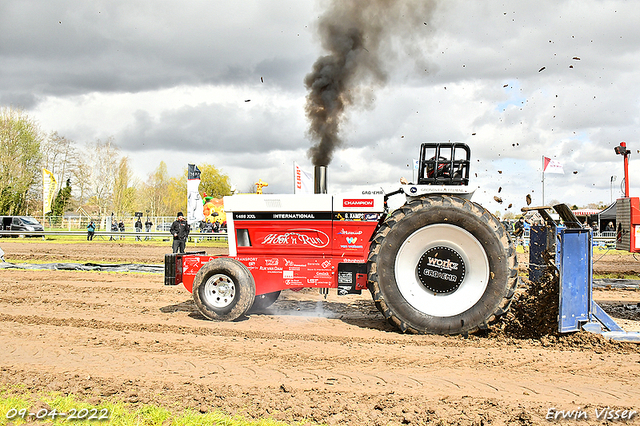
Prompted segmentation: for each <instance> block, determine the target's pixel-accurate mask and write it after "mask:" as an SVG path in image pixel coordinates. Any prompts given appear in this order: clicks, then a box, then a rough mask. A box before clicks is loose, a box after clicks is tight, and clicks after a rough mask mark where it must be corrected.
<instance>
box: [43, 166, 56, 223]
mask: <svg viewBox="0 0 640 426" xmlns="http://www.w3.org/2000/svg"><path fill="white" fill-rule="evenodd" d="M57 186H58V182H57V181H56V177H55V176H54V175H53V173H51V172H50V171H49V170H47V169H45V168H43V169H42V215H45V214H47V213H49V212H51V203H52V202H53V197H54V195H55V193H56V188H57Z"/></svg>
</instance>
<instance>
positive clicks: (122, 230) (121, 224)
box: [118, 220, 124, 240]
mask: <svg viewBox="0 0 640 426" xmlns="http://www.w3.org/2000/svg"><path fill="white" fill-rule="evenodd" d="M118 229H120V232H121V233H123V232H124V222H123V221H122V220H121V221H120V222H118ZM120 239H121V240H124V237H122V236H121V237H120Z"/></svg>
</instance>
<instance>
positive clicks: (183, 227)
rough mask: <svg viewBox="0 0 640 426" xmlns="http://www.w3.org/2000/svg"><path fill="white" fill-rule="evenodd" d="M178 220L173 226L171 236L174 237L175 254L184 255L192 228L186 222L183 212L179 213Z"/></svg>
mask: <svg viewBox="0 0 640 426" xmlns="http://www.w3.org/2000/svg"><path fill="white" fill-rule="evenodd" d="M176 216H177V218H176V220H175V221H174V222H173V223H172V224H171V229H170V232H171V235H173V252H174V253H184V248H185V246H186V245H187V238H188V237H189V231H190V230H191V227H190V226H189V224H188V223H187V221H186V220H184V216H183V215H182V212H178V214H177V215H176Z"/></svg>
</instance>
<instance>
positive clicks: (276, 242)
mask: <svg viewBox="0 0 640 426" xmlns="http://www.w3.org/2000/svg"><path fill="white" fill-rule="evenodd" d="M262 244H263V245H271V246H286V245H290V246H291V245H292V246H295V245H302V246H311V247H315V248H322V247H326V246H328V245H329V236H328V235H327V234H325V233H324V232H322V231H319V230H317V229H292V230H291V231H289V232H285V233H279V232H276V233H272V234H267V235H266V236H265V237H264V238H263V240H262Z"/></svg>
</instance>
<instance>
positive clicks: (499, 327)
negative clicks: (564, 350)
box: [492, 257, 560, 339]
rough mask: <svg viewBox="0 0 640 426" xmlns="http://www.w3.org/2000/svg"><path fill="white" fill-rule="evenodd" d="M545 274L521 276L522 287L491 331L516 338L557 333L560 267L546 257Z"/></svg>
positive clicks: (554, 334) (555, 334)
mask: <svg viewBox="0 0 640 426" xmlns="http://www.w3.org/2000/svg"><path fill="white" fill-rule="evenodd" d="M545 262H546V269H545V272H544V273H543V275H542V278H541V279H540V280H539V281H537V282H533V281H530V280H528V279H526V278H521V280H520V285H521V288H520V289H519V291H518V292H517V293H516V295H515V296H514V298H513V302H512V303H511V309H510V310H509V312H508V313H507V315H505V316H504V317H503V318H502V321H501V322H499V323H497V324H496V326H495V327H494V328H493V329H492V332H494V333H499V334H504V335H505V336H506V337H513V338H517V339H539V338H541V337H543V336H558V335H559V333H558V312H559V307H558V303H559V302H558V300H559V292H560V286H559V283H560V281H559V278H558V270H557V269H556V267H555V265H554V263H553V261H552V260H551V259H550V258H549V257H547V258H546V259H545Z"/></svg>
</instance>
